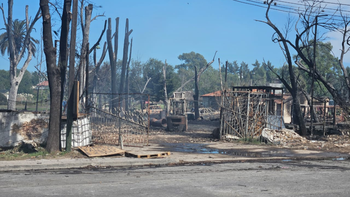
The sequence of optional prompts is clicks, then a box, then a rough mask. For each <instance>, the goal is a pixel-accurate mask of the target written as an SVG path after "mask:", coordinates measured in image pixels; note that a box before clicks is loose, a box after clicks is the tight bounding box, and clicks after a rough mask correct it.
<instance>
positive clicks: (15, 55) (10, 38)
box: [0, 0, 40, 110]
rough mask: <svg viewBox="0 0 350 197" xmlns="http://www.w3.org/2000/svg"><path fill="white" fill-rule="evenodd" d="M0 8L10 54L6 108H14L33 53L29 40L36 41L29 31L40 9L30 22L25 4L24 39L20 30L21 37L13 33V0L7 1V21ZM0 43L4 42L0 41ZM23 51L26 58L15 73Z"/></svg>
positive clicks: (38, 16)
mask: <svg viewBox="0 0 350 197" xmlns="http://www.w3.org/2000/svg"><path fill="white" fill-rule="evenodd" d="M0 9H1V11H2V14H3V19H4V24H5V28H6V33H7V46H8V53H9V54H10V58H9V60H10V92H9V98H8V103H7V109H9V110H16V99H17V91H18V87H19V84H20V83H21V81H22V78H23V75H24V72H25V71H26V70H27V67H28V65H29V62H30V61H31V60H32V56H33V53H34V52H35V45H34V44H33V43H31V41H35V42H38V41H36V40H35V39H33V38H31V37H30V33H31V31H32V29H33V26H34V24H35V23H36V22H37V21H38V20H39V18H40V9H39V10H38V12H37V13H36V15H35V17H34V20H33V21H31V22H30V21H29V17H28V6H26V10H25V14H26V21H25V24H26V27H25V35H24V39H23V38H22V35H21V33H22V32H17V33H19V35H20V36H21V37H18V35H14V33H15V32H14V31H13V19H12V15H13V0H9V1H8V17H7V22H6V20H5V18H6V17H5V11H4V8H3V6H1V7H0ZM29 23H30V24H29ZM22 39H23V40H22ZM4 42H6V41H4ZM1 44H5V43H1ZM25 52H27V58H26V60H25V62H24V64H23V66H22V68H21V69H20V70H19V73H17V66H18V64H19V63H20V61H21V60H22V58H23V57H24V54H25Z"/></svg>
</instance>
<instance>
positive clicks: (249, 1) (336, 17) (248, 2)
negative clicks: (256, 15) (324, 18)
mask: <svg viewBox="0 0 350 197" xmlns="http://www.w3.org/2000/svg"><path fill="white" fill-rule="evenodd" d="M233 1H235V2H238V3H242V4H246V5H251V6H255V7H259V8H264V9H267V6H268V5H267V4H265V3H263V2H260V1H254V0H245V1H244V0H233ZM299 5H302V4H299ZM302 6H305V5H302ZM276 7H278V8H276ZM270 9H271V10H276V11H279V12H286V13H289V14H296V15H299V14H300V11H302V10H300V9H295V8H292V7H286V6H278V4H277V5H274V7H273V6H271V7H270ZM325 14H327V13H325ZM310 15H311V16H314V17H316V15H315V14H314V15H313V14H310ZM328 15H330V16H331V17H329V18H331V19H332V20H334V21H340V22H342V21H343V20H342V16H340V15H335V14H333V13H328Z"/></svg>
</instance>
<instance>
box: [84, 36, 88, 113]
mask: <svg viewBox="0 0 350 197" xmlns="http://www.w3.org/2000/svg"><path fill="white" fill-rule="evenodd" d="M86 48H87V49H86V51H87V53H86V65H85V66H86V72H85V75H86V80H85V91H86V93H85V112H86V113H87V114H88V113H89V43H87V45H86Z"/></svg>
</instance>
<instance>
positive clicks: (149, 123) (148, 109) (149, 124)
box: [147, 94, 151, 146]
mask: <svg viewBox="0 0 350 197" xmlns="http://www.w3.org/2000/svg"><path fill="white" fill-rule="evenodd" d="M149 106H150V96H149V94H148V105H147V114H148V124H147V146H148V145H149V144H148V137H149V128H150V126H151V121H150V108H149Z"/></svg>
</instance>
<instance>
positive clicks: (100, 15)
mask: <svg viewBox="0 0 350 197" xmlns="http://www.w3.org/2000/svg"><path fill="white" fill-rule="evenodd" d="M98 17H105V13H103V14H99V15H96V16H95V17H94V18H92V19H91V22H92V21H94V20H96V19H97V18H98Z"/></svg>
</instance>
